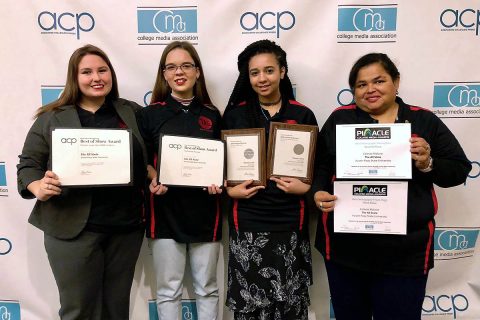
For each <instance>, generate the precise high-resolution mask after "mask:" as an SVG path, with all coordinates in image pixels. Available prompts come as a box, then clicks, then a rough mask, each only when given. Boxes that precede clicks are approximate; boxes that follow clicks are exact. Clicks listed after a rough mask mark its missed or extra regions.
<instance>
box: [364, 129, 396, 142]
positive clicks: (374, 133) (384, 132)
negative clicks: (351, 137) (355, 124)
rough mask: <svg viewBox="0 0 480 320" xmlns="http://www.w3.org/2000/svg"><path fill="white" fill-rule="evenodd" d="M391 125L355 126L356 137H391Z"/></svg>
mask: <svg viewBox="0 0 480 320" xmlns="http://www.w3.org/2000/svg"><path fill="white" fill-rule="evenodd" d="M390 138H391V132H390V128H389V127H383V128H355V139H357V140H358V139H390Z"/></svg>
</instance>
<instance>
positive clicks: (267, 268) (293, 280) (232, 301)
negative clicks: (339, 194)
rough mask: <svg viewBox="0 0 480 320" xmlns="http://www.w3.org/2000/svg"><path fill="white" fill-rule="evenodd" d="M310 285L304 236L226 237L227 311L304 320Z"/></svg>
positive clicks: (246, 234) (297, 233) (257, 234)
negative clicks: (227, 256) (268, 314)
mask: <svg viewBox="0 0 480 320" xmlns="http://www.w3.org/2000/svg"><path fill="white" fill-rule="evenodd" d="M311 284H312V258H311V252H310V241H309V237H308V232H300V231H287V232H236V231H232V232H231V233H230V245H229V259H228V292H227V301H226V305H227V306H228V307H229V308H230V310H231V311H233V312H236V313H243V314H258V313H259V312H269V313H270V312H272V310H273V312H275V313H278V312H280V313H282V314H283V313H285V314H287V313H288V314H295V316H296V319H307V314H308V306H309V305H310V298H309V295H308V286H310V285H311ZM276 306H281V307H280V308H277V307H276Z"/></svg>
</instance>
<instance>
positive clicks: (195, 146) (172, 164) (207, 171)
mask: <svg viewBox="0 0 480 320" xmlns="http://www.w3.org/2000/svg"><path fill="white" fill-rule="evenodd" d="M224 159H225V148H224V144H223V142H222V141H219V140H213V139H202V138H192V137H184V136H173V135H162V136H161V137H160V143H159V148H158V161H157V162H158V167H157V171H158V181H159V182H160V183H162V184H164V185H171V186H189V187H208V186H211V185H212V184H214V185H216V186H218V187H221V186H223V177H224Z"/></svg>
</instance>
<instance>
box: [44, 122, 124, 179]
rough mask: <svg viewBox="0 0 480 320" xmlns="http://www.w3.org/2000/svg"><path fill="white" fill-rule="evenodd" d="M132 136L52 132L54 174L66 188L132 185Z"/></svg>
mask: <svg viewBox="0 0 480 320" xmlns="http://www.w3.org/2000/svg"><path fill="white" fill-rule="evenodd" d="M131 141H132V133H131V131H130V130H125V129H66V128H56V129H54V130H52V171H53V172H54V173H56V174H57V175H58V177H59V179H60V182H61V183H62V186H107V185H108V186H114V185H129V184H131V183H132V146H131Z"/></svg>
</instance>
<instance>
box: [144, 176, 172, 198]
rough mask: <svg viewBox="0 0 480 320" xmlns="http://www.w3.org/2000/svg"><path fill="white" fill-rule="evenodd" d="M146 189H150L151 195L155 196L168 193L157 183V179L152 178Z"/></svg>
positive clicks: (165, 188)
mask: <svg viewBox="0 0 480 320" xmlns="http://www.w3.org/2000/svg"><path fill="white" fill-rule="evenodd" d="M148 188H149V189H150V192H151V193H153V194H154V195H157V196H160V195H162V194H165V193H166V192H167V191H168V187H167V186H164V185H163V184H158V183H157V177H153V179H152V181H150V185H149V186H148Z"/></svg>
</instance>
